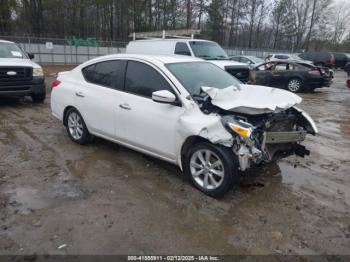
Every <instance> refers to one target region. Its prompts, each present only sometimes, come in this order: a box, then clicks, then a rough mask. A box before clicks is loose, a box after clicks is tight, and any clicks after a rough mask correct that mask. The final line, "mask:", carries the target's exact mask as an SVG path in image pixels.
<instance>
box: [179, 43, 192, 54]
mask: <svg viewBox="0 0 350 262" xmlns="http://www.w3.org/2000/svg"><path fill="white" fill-rule="evenodd" d="M175 54H176V55H188V56H191V52H190V49H189V48H188V46H187V44H186V43H182V42H179V43H176V46H175Z"/></svg>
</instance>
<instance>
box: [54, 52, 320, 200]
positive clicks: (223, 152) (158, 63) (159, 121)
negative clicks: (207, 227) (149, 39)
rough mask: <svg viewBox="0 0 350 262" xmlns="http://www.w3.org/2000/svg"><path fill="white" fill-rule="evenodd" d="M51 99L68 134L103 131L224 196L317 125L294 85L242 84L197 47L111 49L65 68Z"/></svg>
mask: <svg viewBox="0 0 350 262" xmlns="http://www.w3.org/2000/svg"><path fill="white" fill-rule="evenodd" d="M52 88H53V89H52V95H51V107H52V113H53V115H54V116H56V117H57V118H59V119H60V120H62V122H63V124H64V125H65V126H66V129H67V132H68V135H69V137H70V138H71V139H72V140H73V141H74V142H76V143H79V144H86V143H88V142H90V141H92V137H93V136H98V137H102V138H105V139H108V140H111V141H114V142H116V143H119V144H122V145H125V146H127V147H130V148H132V149H135V150H138V151H140V152H142V153H145V154H148V155H151V156H154V157H157V158H160V159H163V160H165V161H168V162H171V163H174V164H176V165H178V166H179V167H180V168H181V170H183V171H184V173H185V174H186V176H187V177H188V178H189V180H190V181H191V183H192V184H193V185H194V186H195V187H196V188H198V189H199V190H201V191H203V192H204V193H205V194H207V195H210V196H213V197H220V196H223V195H224V194H225V193H227V191H229V190H230V189H231V188H232V187H233V186H234V185H237V184H238V183H239V179H240V175H241V174H242V171H245V170H247V169H248V168H250V167H253V166H261V165H264V164H266V163H268V162H271V161H276V160H278V159H280V158H283V157H287V156H289V155H292V154H296V155H298V156H302V157H303V156H304V155H308V154H309V151H308V150H307V149H306V148H305V147H304V146H302V145H301V144H300V143H301V142H302V141H303V140H304V139H305V136H306V135H307V134H312V135H315V134H316V133H317V128H316V126H315V123H314V122H313V120H312V119H311V118H310V116H308V115H307V114H306V113H305V112H303V111H302V110H300V109H298V108H296V107H295V105H296V104H299V103H300V102H301V98H300V97H299V96H297V95H295V94H292V93H290V92H288V91H284V90H280V89H274V88H269V87H263V86H251V85H243V84H241V83H240V82H239V81H238V80H237V79H235V78H234V77H232V76H231V75H230V74H228V73H227V72H225V71H224V70H222V69H220V68H219V67H217V66H216V65H213V64H212V63H209V62H206V61H203V60H200V59H196V58H190V57H181V56H179V57H160V56H159V57H158V56H146V55H131V54H127V55H125V54H124V55H111V56H104V57H99V58H96V59H93V60H90V61H88V62H86V63H84V64H82V65H80V66H78V67H76V68H75V69H73V70H72V71H69V72H62V73H59V75H58V78H57V80H56V81H54V82H53V84H52Z"/></svg>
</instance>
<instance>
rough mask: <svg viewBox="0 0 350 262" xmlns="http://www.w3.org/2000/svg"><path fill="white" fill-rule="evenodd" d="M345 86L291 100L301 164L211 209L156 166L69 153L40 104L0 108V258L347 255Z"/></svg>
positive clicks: (348, 117) (258, 176)
mask: <svg viewBox="0 0 350 262" xmlns="http://www.w3.org/2000/svg"><path fill="white" fill-rule="evenodd" d="M57 70H64V68H58V67H46V70H45V72H46V73H47V76H48V78H47V80H48V82H50V81H52V79H53V76H52V74H53V73H54V72H56V71H57ZM345 80H346V78H345V73H344V72H340V71H339V72H336V75H335V80H334V84H333V85H332V87H331V88H323V89H321V90H317V91H316V92H315V93H311V94H301V96H302V97H303V98H304V100H303V102H302V105H301V107H302V108H303V109H306V111H308V112H309V113H310V114H311V116H312V117H313V118H314V119H315V121H316V122H317V125H318V127H319V130H320V134H319V135H318V136H317V137H308V138H307V141H306V143H305V144H306V145H307V146H308V147H309V148H310V149H311V151H312V153H311V156H310V157H307V158H306V159H296V158H295V157H290V158H288V159H286V160H284V161H281V162H279V163H278V164H272V165H270V166H268V167H266V168H264V169H260V170H255V171H254V172H252V174H250V177H249V179H245V181H243V182H242V185H241V186H240V187H239V189H238V190H236V191H233V192H231V193H229V194H228V195H227V196H226V197H225V198H224V199H221V200H216V199H212V198H209V197H207V196H205V195H204V194H202V193H200V192H199V191H197V190H195V189H194V188H192V187H191V186H190V185H189V184H188V183H187V182H186V181H185V179H184V178H183V176H182V175H181V173H180V172H179V171H178V170H177V168H176V167H174V166H171V165H169V164H166V163H164V162H161V161H159V160H155V159H152V158H150V157H147V156H144V155H142V154H139V153H137V152H134V151H132V150H129V149H126V148H124V147H121V146H118V145H116V144H113V143H110V142H107V141H104V140H101V139H97V141H95V143H94V144H92V145H89V146H79V145H76V144H73V143H72V142H71V141H70V140H69V138H68V136H67V134H66V132H65V129H64V127H63V126H62V124H61V123H60V122H59V121H58V120H56V119H55V118H54V117H52V116H51V113H50V99H49V97H48V98H47V100H46V102H45V104H44V105H34V104H32V103H31V101H30V99H29V98H28V99H25V100H6V99H1V101H0V254H33V253H35V254H48V253H49V254H301V255H304V254H350V172H349V170H350V90H348V89H347V88H346V87H345V85H344V83H345ZM295 164H297V165H296V166H297V167H296V168H295V167H294V165H295Z"/></svg>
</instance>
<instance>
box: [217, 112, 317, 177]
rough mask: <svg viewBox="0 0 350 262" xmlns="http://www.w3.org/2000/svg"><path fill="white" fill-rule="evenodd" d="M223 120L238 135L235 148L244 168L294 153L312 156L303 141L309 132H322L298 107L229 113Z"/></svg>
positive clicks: (235, 137) (241, 166)
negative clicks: (254, 113) (274, 110)
mask: <svg viewBox="0 0 350 262" xmlns="http://www.w3.org/2000/svg"><path fill="white" fill-rule="evenodd" d="M222 123H223V125H224V126H225V127H226V129H227V130H229V131H230V132H231V134H232V135H233V137H234V140H235V142H234V143H233V147H232V149H233V151H234V153H235V154H236V155H237V157H238V160H239V165H240V170H241V171H245V170H246V169H248V168H250V167H252V166H258V165H263V164H266V163H269V162H271V161H276V160H278V159H281V158H285V157H287V156H290V155H293V154H295V155H297V156H300V157H304V156H305V155H309V154H310V151H309V150H307V149H306V148H305V146H303V145H301V142H302V141H304V140H305V137H306V135H307V134H313V135H316V134H317V132H318V131H317V128H316V125H315V123H314V121H313V120H312V119H311V117H309V116H308V115H307V114H306V113H305V112H304V111H302V110H300V109H298V108H295V107H292V108H290V109H287V110H285V111H282V112H278V113H273V114H264V115H256V116H250V117H242V116H236V115H226V116H223V117H222Z"/></svg>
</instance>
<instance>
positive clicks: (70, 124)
mask: <svg viewBox="0 0 350 262" xmlns="http://www.w3.org/2000/svg"><path fill="white" fill-rule="evenodd" d="M65 124H66V129H67V133H68V136H69V138H70V139H71V140H72V141H73V142H75V143H77V144H80V145H85V144H88V143H90V142H91V140H92V135H91V134H90V132H89V130H88V129H87V127H86V125H85V122H84V119H83V117H82V116H81V114H80V113H79V112H78V110H76V109H75V108H71V109H69V110H68V112H67V114H66V116H65Z"/></svg>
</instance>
